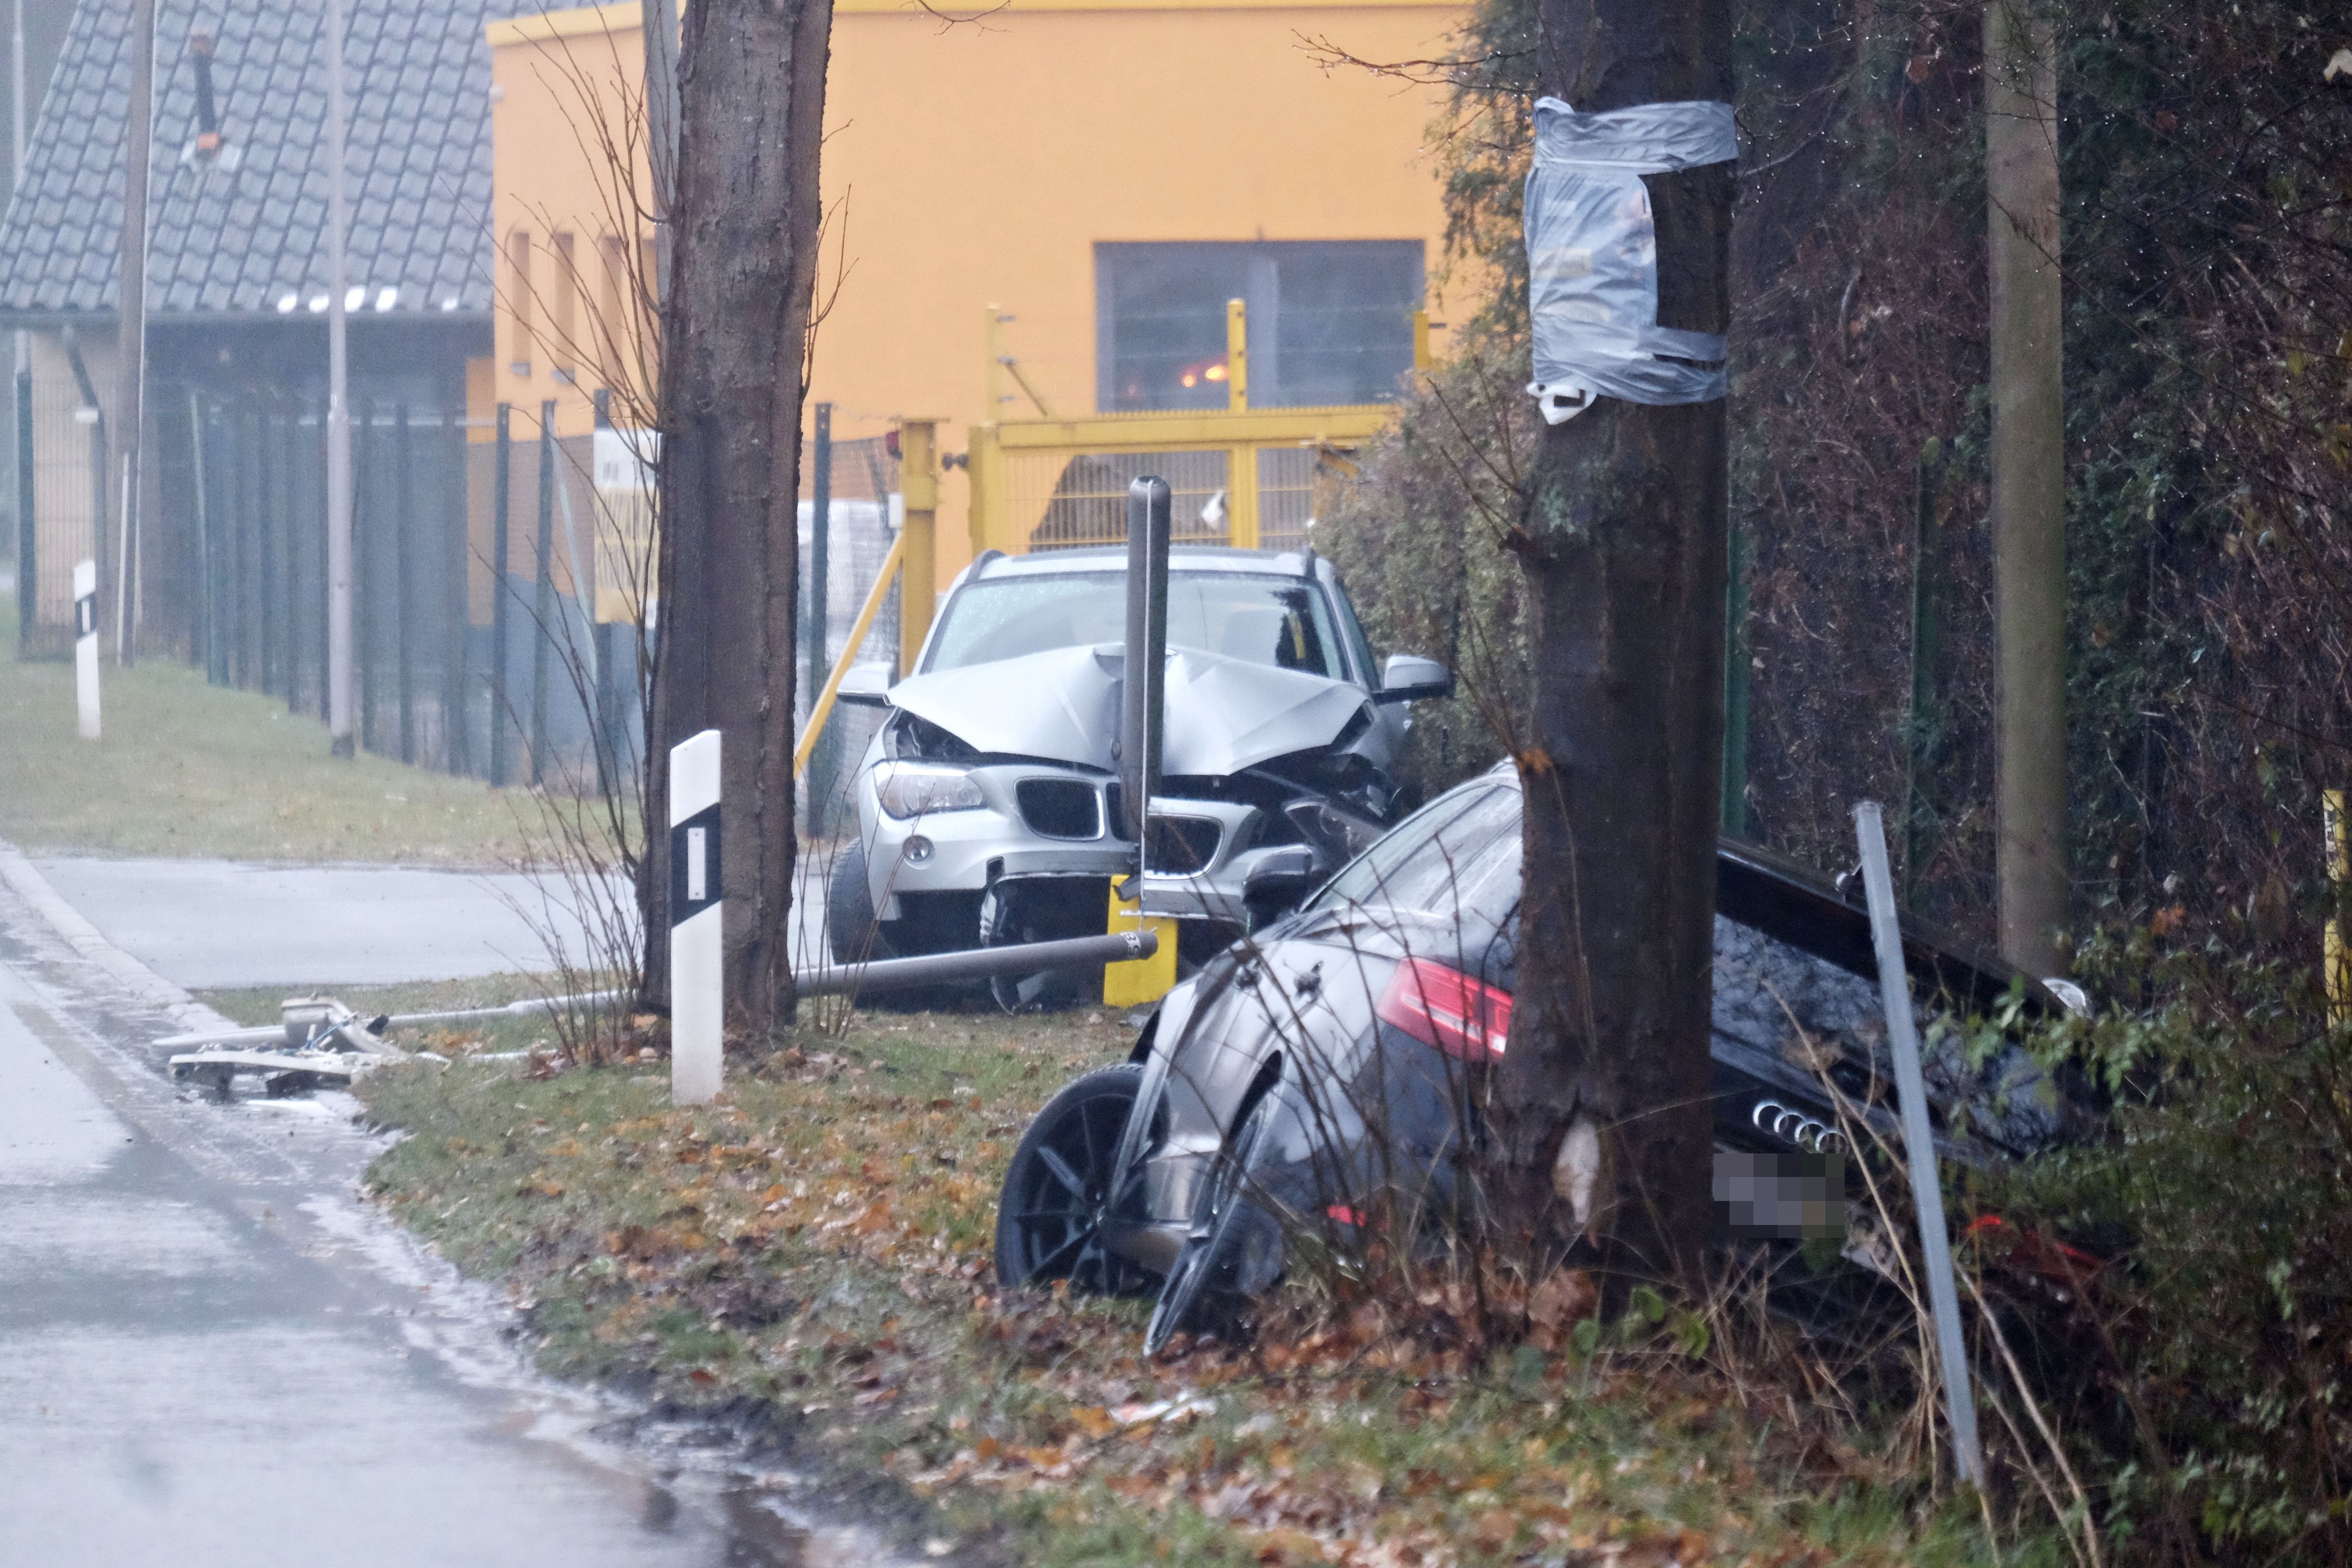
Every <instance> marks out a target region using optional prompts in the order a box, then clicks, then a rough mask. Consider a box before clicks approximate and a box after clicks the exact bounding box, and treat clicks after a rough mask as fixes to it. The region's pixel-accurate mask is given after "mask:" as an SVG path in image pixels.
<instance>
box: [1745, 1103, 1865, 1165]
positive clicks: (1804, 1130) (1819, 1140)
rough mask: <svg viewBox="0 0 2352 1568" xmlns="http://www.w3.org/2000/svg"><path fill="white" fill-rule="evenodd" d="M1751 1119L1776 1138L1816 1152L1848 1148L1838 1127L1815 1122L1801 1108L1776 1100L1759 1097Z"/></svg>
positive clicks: (1749, 1113)
mask: <svg viewBox="0 0 2352 1568" xmlns="http://www.w3.org/2000/svg"><path fill="white" fill-rule="evenodd" d="M1748 1121H1751V1122H1753V1123H1755V1124H1756V1125H1757V1126H1758V1127H1760V1128H1762V1129H1763V1130H1764V1131H1767V1132H1769V1133H1770V1134H1772V1136H1773V1137H1775V1138H1778V1139H1780V1140H1781V1141H1783V1142H1789V1143H1794V1144H1795V1145H1796V1146H1797V1147H1798V1148H1800V1149H1809V1150H1811V1151H1812V1152H1814V1153H1816V1154H1826V1153H1829V1152H1831V1151H1832V1150H1833V1149H1843V1148H1844V1147H1845V1139H1844V1137H1843V1135H1842V1134H1840V1133H1839V1131H1837V1129H1835V1128H1833V1127H1829V1126H1825V1125H1824V1124H1822V1122H1819V1121H1814V1120H1813V1119H1812V1118H1811V1117H1810V1116H1808V1115H1806V1114H1805V1113H1804V1112H1803V1111H1801V1110H1790V1108H1789V1107H1788V1106H1785V1105H1783V1104H1781V1103H1780V1101H1779V1100H1758V1101H1757V1102H1756V1109H1755V1110H1752V1111H1750V1112H1748Z"/></svg>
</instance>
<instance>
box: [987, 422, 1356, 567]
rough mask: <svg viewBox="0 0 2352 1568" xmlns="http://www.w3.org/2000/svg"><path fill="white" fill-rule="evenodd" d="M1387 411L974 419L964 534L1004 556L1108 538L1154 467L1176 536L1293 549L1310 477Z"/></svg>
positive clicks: (1312, 499)
mask: <svg viewBox="0 0 2352 1568" xmlns="http://www.w3.org/2000/svg"><path fill="white" fill-rule="evenodd" d="M1392 412H1393V411H1392V410H1391V408H1390V407H1389V406H1388V405H1384V404H1381V405H1366V406H1364V407H1360V408H1268V409H1235V410H1228V411H1223V412H1216V411H1209V412H1197V413H1152V414H1107V415H1095V416H1089V417H1087V418H1084V419H1026V420H1003V421H1000V422H997V423H995V424H990V425H981V426H974V427H973V429H972V432H971V453H970V455H969V458H967V460H968V461H969V463H970V464H971V493H972V510H973V529H972V531H973V536H974V537H975V538H976V539H979V540H980V541H982V542H983V543H985V544H986V545H987V546H988V547H989V548H991V549H993V550H1002V551H1003V552H1005V553H1006V554H1008V555H1019V554H1024V553H1026V552H1030V551H1034V550H1069V549H1075V548H1077V547H1080V546H1083V545H1098V544H1116V543H1118V542H1122V541H1124V540H1125V539H1126V537H1127V485H1128V481H1129V480H1130V479H1135V478H1136V477H1137V476H1139V475H1141V474H1146V473H1156V474H1159V475H1160V477H1161V478H1163V479H1167V480H1168V482H1169V484H1170V485H1171V487H1172V488H1173V489H1174V491H1175V495H1174V498H1173V500H1174V506H1175V523H1176V538H1177V539H1178V540H1179V541H1180V542H1186V543H1194V544H1231V545H1235V546H1238V547H1240V548H1242V549H1255V550H1296V549H1298V548H1299V547H1300V546H1302V545H1304V544H1305V543H1307V540H1308V538H1309V533H1310V531H1311V530H1312V529H1313V527H1314V522H1315V508H1316V486H1317V484H1318V480H1319V479H1324V478H1326V477H1327V475H1328V467H1329V465H1330V464H1331V463H1332V462H1333V460H1334V459H1343V458H1345V457H1346V455H1347V454H1349V453H1350V452H1352V451H1354V450H1356V449H1357V448H1359V447H1362V446H1363V445H1364V444H1365V443H1366V442H1368V441H1370V439H1371V437H1373V436H1374V435H1376V434H1377V433H1378V432H1379V431H1380V429H1381V426H1383V425H1385V424H1386V423H1387V422H1388V420H1389V418H1390V417H1391V414H1392Z"/></svg>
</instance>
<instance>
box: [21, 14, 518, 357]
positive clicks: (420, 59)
mask: <svg viewBox="0 0 2352 1568" xmlns="http://www.w3.org/2000/svg"><path fill="white" fill-rule="evenodd" d="M347 3H348V6H349V9H348V11H347V14H346V18H345V29H344V31H345V37H344V59H345V62H346V71H347V75H346V77H345V79H344V81H345V88H346V90H347V92H348V93H349V95H350V108H351V115H350V123H349V129H348V132H347V136H346V141H347V148H348V156H347V163H346V168H347V171H348V175H349V180H348V184H347V185H346V187H345V188H346V190H347V192H348V193H349V200H350V204H351V205H350V216H351V231H350V238H349V246H350V260H349V281H350V283H351V284H352V285H353V286H362V285H363V286H364V287H365V288H366V289H367V297H366V306H365V308H366V309H367V310H368V311H369V312H370V313H371V314H373V313H374V312H375V311H376V310H377V301H378V300H379V298H380V297H381V292H382V290H383V289H391V288H396V289H398V290H399V293H398V295H397V297H396V300H395V303H394V311H395V312H396V313H398V314H402V315H409V314H411V313H413V312H431V313H434V314H439V313H441V312H443V311H445V310H450V309H455V310H460V311H467V312H475V311H486V310H488V309H489V305H490V291H491V285H490V273H489V263H490V248H491V247H490V239H489V235H488V226H489V210H490V121H489V85H490V63H489V49H488V45H486V44H485V43H484V42H483V39H482V28H483V25H484V23H485V22H487V21H488V20H490V19H493V18H496V17H499V16H513V15H518V14H525V13H534V12H537V11H539V10H541V8H542V6H541V5H540V4H536V3H532V0H347ZM130 18H131V0H79V5H77V6H76V7H75V13H74V19H73V26H72V29H71V31H70V32H69V33H68V36H67V39H66V46H65V50H64V53H63V54H62V55H60V56H59V58H58V68H57V74H56V76H55V77H54V78H53V79H52V80H51V84H50V89H49V92H48V95H47V99H46V100H44V102H43V104H42V107H41V118H40V124H39V127H38V129H37V130H36V131H35V132H34V133H33V135H32V136H31V137H30V138H29V144H28V146H27V147H26V168H25V184H24V187H23V189H22V190H21V191H20V192H19V193H18V194H17V195H16V199H15V200H14V201H13V202H12V203H10V204H9V207H8V213H7V217H6V220H5V223H0V314H37V315H47V314H52V313H61V312H70V311H85V310H89V311H105V312H109V313H110V312H112V311H113V310H114V309H115V302H116V282H117V278H116V266H115V262H116V252H117V250H118V249H119V247H120V240H121V224H122V128H123V110H124V106H125V103H126V101H127V100H128V99H129V97H130V82H131V50H130V32H131V26H130ZM199 26H201V27H203V28H205V29H206V30H209V31H210V32H211V34H212V37H213V39H214V43H215V54H214V58H213V87H214V95H215V105H216V109H217V112H218V116H219V120H220V124H221V130H222V132H223V133H224V134H225V136H226V139H227V142H228V144H229V145H230V146H231V147H233V148H234V149H235V150H236V167H235V169H234V170H230V169H226V168H224V167H221V166H219V165H218V164H216V163H213V162H212V161H210V160H206V159H203V158H196V157H190V158H188V159H187V161H185V162H184V161H183V156H182V154H183V149H184V148H186V147H188V146H189V145H190V144H191V143H193V142H194V139H195V134H196V107H195V106H196V92H195V62H194V58H193V57H191V55H190V54H189V52H188V47H187V46H188V35H189V33H190V32H191V31H192V30H195V29H196V28H198V27H199ZM325 32H326V21H325V15H324V6H323V5H320V4H318V3H317V0H311V3H309V4H300V3H297V4H286V3H284V0H276V3H273V0H158V4H157V5H156V24H155V81H156V89H157V90H156V95H155V144H154V154H153V165H152V174H151V175H150V180H149V190H150V196H149V201H150V205H149V209H148V210H149V219H148V222H149V247H148V254H149V261H148V310H149V312H150V315H151V316H152V317H174V316H177V317H186V316H192V315H195V316H201V315H213V314H223V313H226V314H236V315H252V314H256V313H267V314H269V315H276V314H278V313H279V311H280V310H281V307H282V305H283V302H284V301H285V300H286V299H287V298H288V297H289V296H295V297H297V298H299V301H300V303H299V306H298V307H297V309H298V310H300V311H301V312H302V313H305V314H307V313H308V308H309V305H310V300H312V298H313V297H317V296H323V294H324V293H325V290H326V287H327V251H326V244H325V237H324V231H325V227H326V217H327V163H326V145H327V138H326V110H327V83H326V78H325V74H324V69H323V65H324V59H325V53H326V40H325ZM226 161H227V160H226V159H224V160H223V161H222V162H224V163H226ZM450 300H456V301H457V304H456V305H455V306H454V307H452V306H450V305H449V304H448V301H450Z"/></svg>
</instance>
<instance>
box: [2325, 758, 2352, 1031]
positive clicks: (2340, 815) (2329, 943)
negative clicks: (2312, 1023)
mask: <svg viewBox="0 0 2352 1568" xmlns="http://www.w3.org/2000/svg"><path fill="white" fill-rule="evenodd" d="M2319 826H2320V836H2321V837H2322V838H2324V839H2325V840H2326V845H2327V895H2328V901H2327V929H2326V934H2325V935H2324V936H2323V937H2322V938H2321V942H2320V973H2321V975H2322V976H2323V977H2324V978H2325V979H2326V983H2327V1022H2328V1026H2330V1027H2331V1028H2332V1027H2336V1026H2339V1025H2342V1024H2344V1023H2346V1022H2347V1021H2352V953H2347V952H2346V951H2345V947H2344V930H2343V915H2342V909H2343V903H2344V897H2345V889H2346V886H2347V883H2352V830H2347V826H2346V823H2345V820H2344V792H2343V791H2342V790H2340V789H2331V790H2322V791H2321V792H2320V795H2319Z"/></svg>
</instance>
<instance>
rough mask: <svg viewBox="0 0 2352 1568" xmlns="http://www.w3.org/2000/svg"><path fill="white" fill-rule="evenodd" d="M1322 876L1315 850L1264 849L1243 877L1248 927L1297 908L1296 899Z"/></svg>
mask: <svg viewBox="0 0 2352 1568" xmlns="http://www.w3.org/2000/svg"><path fill="white" fill-rule="evenodd" d="M1322 879H1323V873H1322V872H1321V870H1320V869H1318V867H1317V865H1316V861H1315V852H1314V851H1313V850H1311V849H1307V848H1305V847H1285V848H1281V849H1270V850H1267V851H1265V852H1264V854H1263V856H1262V857H1261V858H1260V859H1259V860H1258V863H1257V864H1256V865H1255V866H1252V867H1251V868H1250V869H1249V875H1248V876H1246V877H1244V878H1243V879H1242V903H1243V905H1244V907H1246V908H1247V909H1248V910H1249V917H1250V929H1251V930H1252V931H1257V930H1260V929H1262V928H1263V927H1265V926H1266V925H1267V924H1269V923H1271V922H1272V921H1276V920H1279V919H1280V918H1281V917H1282V916H1284V915H1286V914H1288V913H1289V912H1290V911H1291V910H1295V909H1297V907H1298V904H1299V900H1302V899H1304V898H1306V897H1307V894H1309V893H1311V892H1313V891H1314V890H1315V888H1316V885H1317V884H1318V883H1319V882H1320V881H1321V880H1322Z"/></svg>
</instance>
